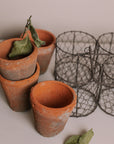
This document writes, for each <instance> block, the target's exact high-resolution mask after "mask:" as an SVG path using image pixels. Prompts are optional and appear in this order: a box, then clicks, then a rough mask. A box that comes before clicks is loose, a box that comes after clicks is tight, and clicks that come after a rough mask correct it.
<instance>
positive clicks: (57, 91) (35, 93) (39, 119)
mask: <svg viewBox="0 0 114 144" xmlns="http://www.w3.org/2000/svg"><path fill="white" fill-rule="evenodd" d="M30 99H31V103H32V109H33V113H34V120H35V127H36V130H37V131H38V132H39V133H40V134H41V135H43V136H45V137H51V136H54V135H56V134H58V133H59V132H61V131H62V130H63V129H64V126H65V124H66V122H67V120H68V118H69V116H70V114H71V112H72V110H73V108H74V106H75V105H76V99H77V96H76V94H75V91H74V90H73V89H72V88H71V87H69V86H68V85H66V84H64V83H62V82H58V81H45V82H40V83H38V84H36V85H35V86H34V87H32V89H31V93H30Z"/></svg>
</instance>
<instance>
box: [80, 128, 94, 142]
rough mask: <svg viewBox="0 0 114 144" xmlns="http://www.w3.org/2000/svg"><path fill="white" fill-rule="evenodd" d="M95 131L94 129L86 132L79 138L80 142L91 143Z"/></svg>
mask: <svg viewBox="0 0 114 144" xmlns="http://www.w3.org/2000/svg"><path fill="white" fill-rule="evenodd" d="M93 135H94V132H93V130H92V129H90V130H89V131H87V132H86V133H84V134H83V135H82V136H80V138H79V144H89V142H90V140H91V138H92V137H93Z"/></svg>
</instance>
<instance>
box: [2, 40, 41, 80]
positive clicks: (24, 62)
mask: <svg viewBox="0 0 114 144" xmlns="http://www.w3.org/2000/svg"><path fill="white" fill-rule="evenodd" d="M15 40H21V38H12V39H8V40H5V41H3V42H1V43H0V74H1V75H2V76H3V77H5V78H6V79H8V80H22V79H25V78H28V77H30V76H31V75H32V74H33V73H34V71H35V68H36V63H37V53H38V49H37V48H36V47H35V46H34V44H33V52H32V53H31V54H30V55H28V56H26V57H24V58H21V59H18V60H9V59H8V58H7V55H8V53H9V51H10V49H11V47H12V44H13V42H14V41H15Z"/></svg>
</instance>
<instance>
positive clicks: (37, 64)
mask: <svg viewBox="0 0 114 144" xmlns="http://www.w3.org/2000/svg"><path fill="white" fill-rule="evenodd" d="M36 31H37V33H38V35H39V38H40V39H41V40H43V41H45V42H46V45H45V46H44V47H40V48H37V47H36V46H35V45H34V43H33V40H32V37H31V35H30V33H29V37H30V40H31V42H32V45H33V51H32V53H31V54H30V55H29V56H27V57H24V58H21V59H18V60H9V59H7V55H8V53H9V51H10V49H11V47H12V43H13V42H14V41H15V40H21V38H12V39H8V40H5V41H3V42H1V43H0V82H1V85H2V87H3V89H4V92H5V94H6V97H7V100H8V103H9V106H10V107H11V108H12V109H13V110H14V111H25V110H27V109H29V108H30V106H31V104H32V109H33V113H34V120H35V127H36V130H37V131H38V132H39V133H40V134H41V135H43V136H46V137H50V136H54V135H56V134H58V133H59V132H60V131H62V130H63V128H64V126H65V124H66V122H67V120H68V117H69V116H70V113H71V112H72V109H73V108H74V107H75V105H76V98H77V97H76V94H75V91H74V90H73V89H72V88H71V87H69V86H68V85H66V84H64V83H61V82H58V81H45V82H40V83H37V81H38V77H39V74H40V73H41V74H42V73H44V72H45V71H46V70H47V68H48V65H49V62H50V59H51V56H52V54H53V51H54V48H55V40H56V38H55V36H54V35H53V34H52V33H50V32H48V31H45V30H36ZM30 90H31V92H30ZM29 95H30V96H29Z"/></svg>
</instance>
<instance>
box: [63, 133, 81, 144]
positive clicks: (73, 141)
mask: <svg viewBox="0 0 114 144" xmlns="http://www.w3.org/2000/svg"><path fill="white" fill-rule="evenodd" d="M79 137H80V136H79V135H73V136H71V137H70V138H69V139H68V140H66V141H65V143H64V144H78V140H79Z"/></svg>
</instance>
